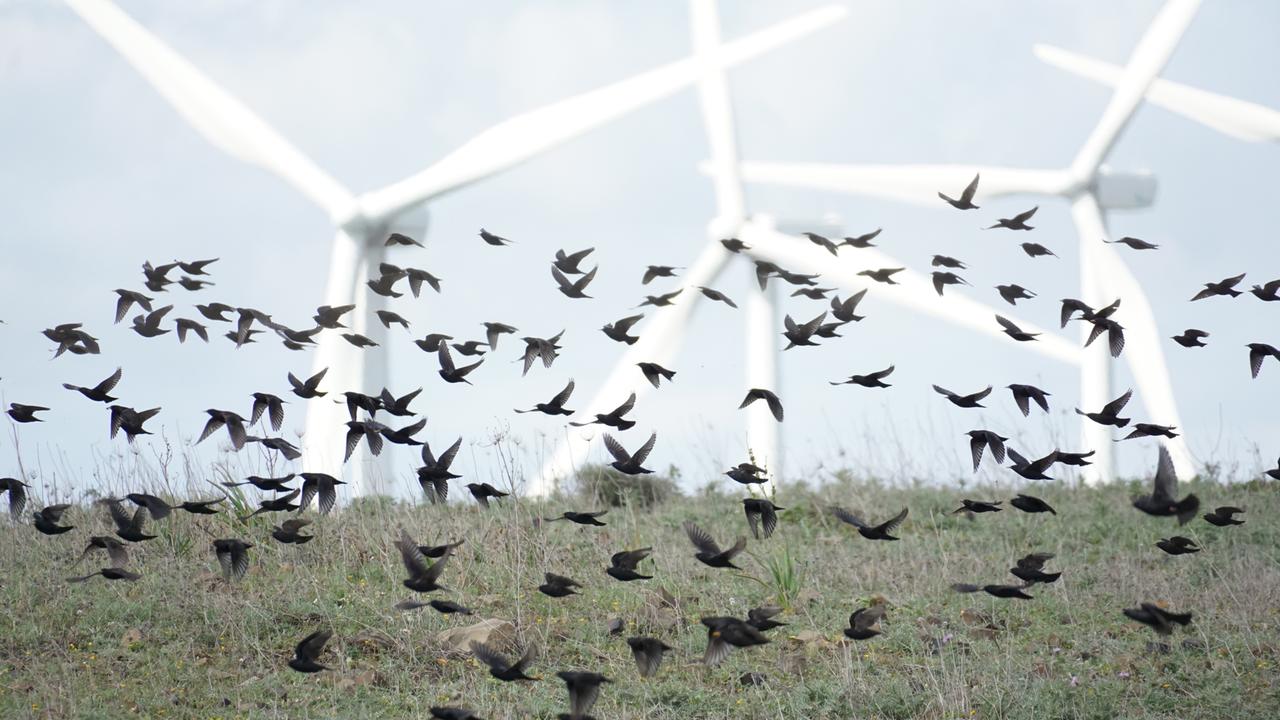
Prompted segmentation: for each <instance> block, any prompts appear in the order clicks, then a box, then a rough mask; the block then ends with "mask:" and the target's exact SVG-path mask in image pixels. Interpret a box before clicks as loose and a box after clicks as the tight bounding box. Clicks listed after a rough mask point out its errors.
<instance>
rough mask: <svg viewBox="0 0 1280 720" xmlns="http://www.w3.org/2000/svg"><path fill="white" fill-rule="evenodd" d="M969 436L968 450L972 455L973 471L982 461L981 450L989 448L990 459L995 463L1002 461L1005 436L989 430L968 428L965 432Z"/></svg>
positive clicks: (976, 469)
mask: <svg viewBox="0 0 1280 720" xmlns="http://www.w3.org/2000/svg"><path fill="white" fill-rule="evenodd" d="M966 434H967V435H968V436H969V452H970V454H972V455H973V471H974V472H977V471H978V465H980V464H981V463H982V451H983V450H986V449H988V448H990V449H991V459H993V460H995V461H996V464H997V465H999V464H1002V463H1003V462H1004V456H1005V447H1004V442H1005V441H1006V440H1008V439H1009V438H1007V437H1001V436H1000V435H997V434H995V433H993V432H991V431H990V430H970V431H969V432H968V433H966Z"/></svg>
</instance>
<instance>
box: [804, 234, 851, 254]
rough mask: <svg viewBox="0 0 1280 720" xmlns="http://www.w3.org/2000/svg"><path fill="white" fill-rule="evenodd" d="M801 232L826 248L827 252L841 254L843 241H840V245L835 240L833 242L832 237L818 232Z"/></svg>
mask: <svg viewBox="0 0 1280 720" xmlns="http://www.w3.org/2000/svg"><path fill="white" fill-rule="evenodd" d="M801 234H802V235H804V236H805V237H807V238H809V242H811V243H813V244H814V245H817V246H818V247H822V248H826V249H827V252H829V253H831V254H832V255H839V251H840V245H842V244H843V243H840V244H839V245H838V244H836V243H835V242H833V241H832V240H831V239H830V238H827V237H824V236H822V235H819V234H817V233H811V232H807V233H801Z"/></svg>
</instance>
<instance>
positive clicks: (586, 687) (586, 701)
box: [556, 670, 613, 720]
mask: <svg viewBox="0 0 1280 720" xmlns="http://www.w3.org/2000/svg"><path fill="white" fill-rule="evenodd" d="M556 677H558V678H560V679H561V680H563V681H564V684H565V687H566V688H567V689H568V690H569V715H568V719H569V720H586V718H589V717H591V716H590V715H588V714H587V713H589V712H591V708H592V706H594V705H595V704H596V700H597V699H598V698H599V697H600V685H601V684H603V683H607V682H613V681H612V680H610V679H609V678H607V677H605V676H604V675H601V674H600V673H596V672H569V671H567V670H562V671H560V672H558V673H556Z"/></svg>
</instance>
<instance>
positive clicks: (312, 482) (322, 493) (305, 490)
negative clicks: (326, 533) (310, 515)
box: [298, 472, 346, 515]
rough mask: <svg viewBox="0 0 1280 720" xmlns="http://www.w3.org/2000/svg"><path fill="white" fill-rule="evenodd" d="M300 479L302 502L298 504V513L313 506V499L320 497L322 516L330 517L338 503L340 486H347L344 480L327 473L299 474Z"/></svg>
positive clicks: (318, 503)
mask: <svg viewBox="0 0 1280 720" xmlns="http://www.w3.org/2000/svg"><path fill="white" fill-rule="evenodd" d="M298 477H300V478H302V500H300V501H299V502H298V512H302V511H303V510H306V509H307V508H308V507H309V506H310V505H311V500H312V498H315V497H316V496H319V498H320V499H319V501H318V502H317V508H318V510H319V511H320V514H321V515H328V514H329V512H330V511H332V510H333V505H334V503H336V502H337V501H338V486H339V485H346V483H345V482H343V481H342V480H339V479H338V478H336V477H334V476H332V475H328V474H326V473H318V472H304V473H298Z"/></svg>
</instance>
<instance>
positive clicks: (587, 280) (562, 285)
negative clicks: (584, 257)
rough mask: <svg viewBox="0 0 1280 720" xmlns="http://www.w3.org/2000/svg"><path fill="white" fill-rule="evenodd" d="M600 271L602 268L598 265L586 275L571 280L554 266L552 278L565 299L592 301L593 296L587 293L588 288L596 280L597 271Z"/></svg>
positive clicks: (552, 267)
mask: <svg viewBox="0 0 1280 720" xmlns="http://www.w3.org/2000/svg"><path fill="white" fill-rule="evenodd" d="M599 269H600V266H598V265H597V266H596V267H593V268H591V270H590V271H589V272H587V273H586V274H585V275H582V276H579V277H577V278H574V279H573V280H570V279H569V278H568V277H566V276H565V274H564V273H562V272H560V268H558V267H556V266H554V265H552V266H551V277H553V278H555V281H556V287H557V288H558V289H559V290H560V293H561V294H562V295H564V296H565V297H568V298H572V299H575V300H582V299H590V298H591V296H590V295H588V294H587V292H586V290H587V286H588V285H590V284H591V281H592V280H595V279H596V271H597V270H599Z"/></svg>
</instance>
